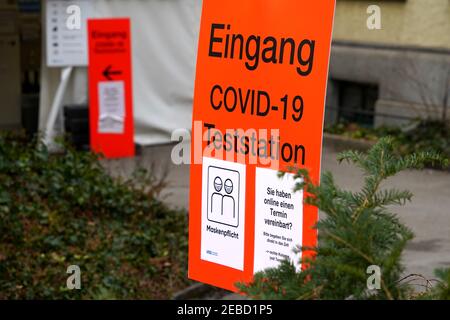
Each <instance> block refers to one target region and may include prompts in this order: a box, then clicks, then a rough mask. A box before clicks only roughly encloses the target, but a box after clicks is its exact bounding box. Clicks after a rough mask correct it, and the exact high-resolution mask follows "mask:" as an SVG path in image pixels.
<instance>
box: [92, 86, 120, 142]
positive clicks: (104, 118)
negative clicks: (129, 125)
mask: <svg viewBox="0 0 450 320" xmlns="http://www.w3.org/2000/svg"><path fill="white" fill-rule="evenodd" d="M98 95H99V104H100V110H99V119H98V132H99V133H112V134H123V132H124V130H125V128H124V121H125V88H124V82H123V81H102V82H99V83H98Z"/></svg>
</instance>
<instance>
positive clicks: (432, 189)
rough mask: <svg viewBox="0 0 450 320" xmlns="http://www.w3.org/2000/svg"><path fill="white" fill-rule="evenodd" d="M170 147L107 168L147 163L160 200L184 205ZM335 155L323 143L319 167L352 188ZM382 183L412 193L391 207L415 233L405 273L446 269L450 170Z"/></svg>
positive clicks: (185, 176)
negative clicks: (162, 182) (159, 182)
mask: <svg viewBox="0 0 450 320" xmlns="http://www.w3.org/2000/svg"><path fill="white" fill-rule="evenodd" d="M171 150H172V146H170V145H165V146H158V147H150V148H145V149H144V150H143V152H142V155H141V156H140V157H138V158H137V159H133V160H126V161H123V160H122V161H112V162H110V163H108V166H109V167H110V168H111V169H112V172H114V173H115V174H121V175H126V174H128V173H129V172H130V169H131V168H132V167H134V166H135V165H136V164H139V165H141V166H143V167H147V168H151V167H152V166H153V168H154V170H155V172H156V173H157V176H158V177H162V176H166V182H167V183H168V188H167V189H166V190H165V191H164V193H163V194H162V195H161V196H162V197H163V198H164V200H165V201H166V202H167V203H170V204H171V205H172V206H174V207H179V208H188V206H189V167H188V166H186V165H183V166H175V165H173V164H172V162H171V160H170V154H171ZM336 155H337V151H336V150H335V149H334V148H333V147H332V146H330V145H327V144H325V146H324V151H323V160H322V168H323V170H329V171H331V172H332V173H333V174H334V176H335V179H336V182H337V184H338V185H340V186H343V187H345V188H347V189H350V190H358V189H359V187H360V186H361V185H362V182H361V173H360V171H359V170H358V169H355V168H354V167H351V166H349V165H346V164H342V165H338V164H337V162H336V160H335V159H336ZM165 173H167V175H165ZM388 184H389V187H395V188H399V189H409V190H411V191H412V192H413V194H414V195H415V196H414V198H413V201H412V203H410V204H407V205H406V206H404V207H401V208H396V209H395V212H397V213H398V214H399V216H400V218H401V219H402V220H403V221H404V222H405V223H406V224H407V225H408V226H409V227H410V228H411V229H412V230H413V231H414V233H415V235H416V237H415V239H414V240H413V241H412V242H411V243H410V245H409V246H408V248H407V250H406V252H405V256H404V259H405V262H406V266H407V273H419V274H423V275H424V276H426V277H432V276H433V270H434V269H435V268H436V267H450V173H448V172H440V171H433V170H424V171H420V172H419V171H408V172H403V173H401V174H400V175H398V176H397V177H394V178H392V179H390V180H389V181H388Z"/></svg>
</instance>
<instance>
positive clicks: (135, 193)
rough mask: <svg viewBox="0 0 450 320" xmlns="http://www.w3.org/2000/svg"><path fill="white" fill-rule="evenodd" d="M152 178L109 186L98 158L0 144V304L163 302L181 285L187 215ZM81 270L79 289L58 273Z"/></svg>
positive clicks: (111, 181) (9, 141) (13, 139)
mask: <svg viewBox="0 0 450 320" xmlns="http://www.w3.org/2000/svg"><path fill="white" fill-rule="evenodd" d="M155 191H156V190H155V186H152V180H151V176H150V175H149V174H148V173H146V172H144V171H140V174H139V175H136V176H135V177H134V179H131V180H127V181H125V180H121V179H116V178H112V177H111V176H110V175H109V174H108V173H107V172H106V171H105V169H104V168H103V167H102V166H101V165H100V162H99V161H98V158H97V156H95V155H93V154H90V153H80V152H76V151H74V150H73V149H71V148H70V147H66V151H65V152H64V153H63V154H58V155H52V154H50V153H49V152H48V150H47V149H46V148H45V146H44V145H43V144H42V143H40V142H38V143H36V142H28V141H27V140H26V138H25V137H22V136H18V135H12V134H1V135H0V299H23V298H25V299H36V298H40V299H56V298H58V299H60V298H61V299H80V298H83V299H91V298H93V299H96V298H120V299H152V298H167V297H169V296H170V295H171V294H173V293H174V291H176V290H179V289H180V288H182V287H184V286H186V284H187V280H186V264H187V221H186V220H187V219H186V213H185V212H180V211H175V210H171V209H169V208H168V207H167V206H166V205H165V204H163V203H162V202H161V201H159V200H157V199H156V197H155ZM69 265H79V266H80V268H81V272H82V274H81V280H82V289H81V290H68V289H67V287H66V279H67V277H68V276H69V275H68V274H66V269H67V267H68V266H69Z"/></svg>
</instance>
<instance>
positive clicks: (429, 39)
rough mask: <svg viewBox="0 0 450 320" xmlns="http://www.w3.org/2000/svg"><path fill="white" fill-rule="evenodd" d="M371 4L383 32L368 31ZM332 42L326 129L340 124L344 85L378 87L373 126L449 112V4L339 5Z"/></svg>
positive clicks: (347, 1)
mask: <svg viewBox="0 0 450 320" xmlns="http://www.w3.org/2000/svg"><path fill="white" fill-rule="evenodd" d="M371 4H377V5H379V6H380V8H381V15H382V16H381V17H382V30H369V29H368V28H367V27H366V20H367V17H368V16H369V15H368V14H367V12H366V10H367V7H368V6H369V5H371ZM333 40H334V41H333V47H332V53H331V62H330V81H329V85H328V95H327V106H331V107H333V108H328V109H327V114H326V123H327V124H331V123H334V122H336V121H337V120H338V119H337V111H336V108H339V105H338V104H339V90H338V86H337V82H338V81H340V80H345V81H351V82H355V83H367V84H373V85H377V86H378V88H379V97H378V100H377V102H376V104H375V113H376V116H375V119H374V120H375V123H374V124H375V126H380V125H394V124H402V123H407V122H409V121H410V120H408V118H418V117H422V118H424V117H430V118H438V119H439V118H442V115H443V114H444V108H447V110H450V101H449V98H448V96H449V95H450V92H449V91H450V0H404V1H401V0H384V1H360V0H337V9H336V16H335V23H334V35H333ZM449 113H450V112H448V111H447V119H450V117H449V115H448V114H449Z"/></svg>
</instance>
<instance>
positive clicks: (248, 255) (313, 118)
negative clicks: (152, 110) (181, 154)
mask: <svg viewBox="0 0 450 320" xmlns="http://www.w3.org/2000/svg"><path fill="white" fill-rule="evenodd" d="M334 8H335V1H334V0H326V1H307V0H227V1H216V0H204V1H203V14H202V20H201V29H200V41H199V48H198V60H197V75H196V82H195V96H194V113H193V137H192V140H193V142H192V144H193V146H192V165H191V197H190V221H189V244H190V248H189V277H190V278H191V279H194V280H198V281H201V282H205V283H208V284H212V285H215V286H219V287H222V288H225V289H229V290H233V291H236V288H235V283H236V282H246V281H249V280H251V279H252V277H253V275H254V273H255V272H257V271H260V270H263V269H265V268H268V267H274V266H277V265H278V264H279V263H280V261H282V260H283V259H290V260H291V261H292V262H293V263H295V265H296V266H297V268H298V269H299V270H300V269H301V267H302V266H301V265H300V263H299V260H300V258H301V254H303V255H304V256H305V255H308V254H310V253H308V252H303V253H296V252H294V250H293V249H294V248H295V247H296V246H300V245H302V246H315V245H316V243H317V234H316V231H315V230H314V229H313V227H314V225H315V224H316V222H317V220H318V211H317V208H314V207H311V206H307V205H304V204H303V193H302V192H297V193H294V192H293V188H294V184H295V182H294V178H293V174H291V173H289V171H290V170H292V169H290V168H292V167H301V168H308V169H309V170H310V174H311V177H312V179H313V181H316V182H318V181H319V177H320V161H321V149H322V135H323V118H324V105H325V92H326V84H327V76H328V63H329V55H330V46H331V34H332V24H333V15H334ZM279 171H284V172H288V174H287V175H285V176H284V177H283V178H279V177H278V172H279Z"/></svg>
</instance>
